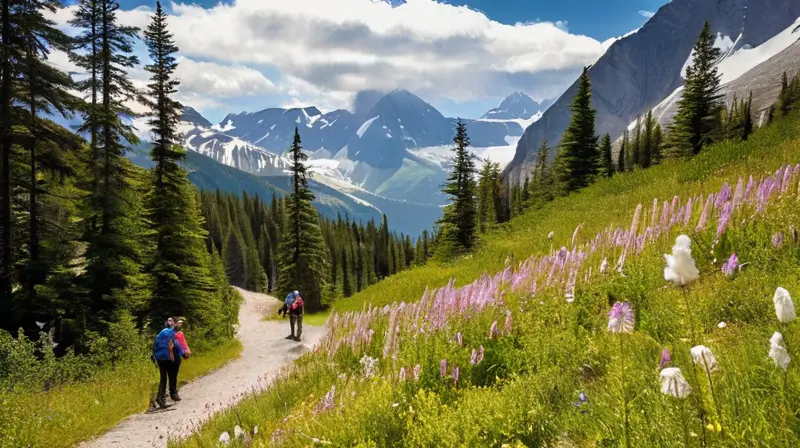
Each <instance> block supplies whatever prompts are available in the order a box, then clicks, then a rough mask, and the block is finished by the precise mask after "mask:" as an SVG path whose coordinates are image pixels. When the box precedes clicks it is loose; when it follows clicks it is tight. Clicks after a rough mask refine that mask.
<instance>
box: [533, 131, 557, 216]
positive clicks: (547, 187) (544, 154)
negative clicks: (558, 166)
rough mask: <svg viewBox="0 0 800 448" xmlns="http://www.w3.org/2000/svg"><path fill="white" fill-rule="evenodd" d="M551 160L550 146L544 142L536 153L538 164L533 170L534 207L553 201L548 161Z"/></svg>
mask: <svg viewBox="0 0 800 448" xmlns="http://www.w3.org/2000/svg"><path fill="white" fill-rule="evenodd" d="M549 158H550V145H549V144H548V143H547V140H544V141H543V142H542V144H541V146H539V151H537V153H536V162H535V163H534V168H533V183H532V184H531V189H532V192H531V199H532V201H533V205H534V207H540V206H541V205H542V204H544V203H545V202H549V201H552V200H553V193H554V192H553V182H552V175H551V173H550V168H549V167H548V166H547V161H548V159H549Z"/></svg>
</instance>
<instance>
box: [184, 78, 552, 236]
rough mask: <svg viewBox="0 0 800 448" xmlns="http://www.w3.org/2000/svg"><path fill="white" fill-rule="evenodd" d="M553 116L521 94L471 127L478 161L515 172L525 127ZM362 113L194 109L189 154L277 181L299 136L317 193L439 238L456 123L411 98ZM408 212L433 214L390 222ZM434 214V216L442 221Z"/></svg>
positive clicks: (189, 111) (372, 100)
mask: <svg viewBox="0 0 800 448" xmlns="http://www.w3.org/2000/svg"><path fill="white" fill-rule="evenodd" d="M547 106H548V103H547V102H546V101H545V102H542V103H538V102H536V101H534V100H533V99H531V98H530V97H528V96H527V95H525V94H523V93H520V92H517V93H514V94H512V95H511V96H509V97H508V98H506V99H505V100H503V101H502V102H501V104H500V105H499V106H498V107H497V108H495V109H492V110H491V111H488V112H487V113H486V114H484V116H483V117H481V118H479V119H463V120H462V121H463V122H464V123H465V124H466V127H467V130H468V132H469V136H470V140H471V145H472V150H473V152H474V153H475V154H476V155H478V156H479V157H483V158H489V159H492V160H493V161H494V160H497V161H499V162H501V163H505V162H507V160H509V159H510V156H511V151H513V148H514V144H515V143H516V140H517V139H519V137H520V136H521V135H522V133H523V131H524V129H525V127H527V126H528V125H529V124H530V123H532V122H534V121H535V120H536V119H538V117H540V116H541V115H542V113H543V112H544V110H545V109H546V107H547ZM353 109H354V110H353V112H350V111H347V110H343V109H339V110H334V111H331V112H327V113H322V112H321V111H320V110H319V109H317V108H316V107H313V106H310V107H305V108H289V109H284V108H268V109H264V110H261V111H258V112H241V113H231V114H228V115H226V116H225V117H224V118H223V119H222V121H221V122H220V123H217V124H211V122H210V121H209V120H207V119H206V118H205V117H203V116H202V114H200V113H199V112H198V111H197V110H195V109H193V108H191V107H185V108H184V111H183V116H182V118H181V122H180V131H181V133H182V134H183V136H184V137H183V143H184V146H185V147H186V148H188V149H190V150H191V151H193V152H195V153H197V154H200V155H203V156H206V157H208V158H210V159H212V160H214V161H216V162H219V163H221V164H223V165H227V166H229V167H233V168H237V169H239V170H241V171H244V172H246V173H248V174H251V175H255V176H258V177H261V178H266V177H270V178H275V177H280V176H286V175H287V174H288V169H289V167H290V161H289V159H288V157H287V156H286V151H287V150H288V149H289V147H290V146H291V143H292V139H293V137H294V129H295V127H297V128H298V130H299V133H300V135H301V139H302V146H303V149H304V151H305V152H306V153H307V155H308V156H309V161H308V166H309V171H310V172H311V174H312V179H314V180H315V182H316V183H317V184H318V185H320V186H322V185H325V186H327V187H329V188H333V189H335V190H338V191H339V192H342V193H344V194H346V195H347V196H348V197H350V198H357V199H358V200H360V201H364V202H366V203H368V204H369V205H371V206H373V207H374V208H376V209H378V210H380V212H384V213H387V215H389V216H390V218H391V219H392V221H393V222H394V221H396V220H397V219H400V220H401V222H406V221H407V223H406V224H400V227H396V228H398V229H399V231H406V232H408V233H412V234H418V233H419V232H421V231H422V230H423V229H430V228H431V227H432V225H433V223H434V221H435V219H436V218H437V217H438V216H439V215H440V214H441V209H440V206H442V205H444V204H445V203H446V198H445V197H444V196H443V195H442V194H441V186H442V184H444V182H445V180H446V177H447V174H448V172H449V168H450V157H451V149H450V148H451V147H452V139H453V135H454V128H455V124H456V122H457V119H456V118H448V117H445V116H444V115H442V114H441V113H440V112H439V111H438V110H436V108H435V107H433V106H432V105H430V104H428V103H427V102H425V101H424V100H422V99H421V98H419V97H418V96H416V95H414V94H412V93H410V92H408V91H406V90H403V89H397V90H394V91H392V92H389V93H387V94H380V93H378V92H373V91H367V92H361V93H360V94H359V95H358V96H357V97H356V100H355V102H354V107H353ZM379 204H380V205H379ZM400 204H405V207H406V208H410V209H414V208H415V207H416V208H422V209H424V210H423V211H422V212H421V213H420V210H417V211H416V212H415V213H412V215H411V216H410V217H403V218H400V217H397V218H396V217H394V216H391V215H392V213H388V212H387V207H388V208H389V209H391V210H397V209H398V208H402V207H403V206H401V205H400ZM430 207H435V209H436V214H435V215H436V216H432V214H431V213H430V212H429V210H430ZM406 211H412V210H406ZM349 212H352V210H350V211H349ZM412 222H414V224H412ZM393 227H394V226H393Z"/></svg>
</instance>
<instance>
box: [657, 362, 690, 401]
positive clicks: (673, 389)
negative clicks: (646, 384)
mask: <svg viewBox="0 0 800 448" xmlns="http://www.w3.org/2000/svg"><path fill="white" fill-rule="evenodd" d="M660 376H661V393H662V394H664V395H670V396H673V397H675V398H686V397H688V396H689V394H690V393H692V386H690V385H689V383H688V382H686V379H685V378H684V377H683V373H681V369H679V368H677V367H667V368H666V369H664V370H662V371H661V375H660Z"/></svg>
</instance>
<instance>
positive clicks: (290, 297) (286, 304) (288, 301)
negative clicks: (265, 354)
mask: <svg viewBox="0 0 800 448" xmlns="http://www.w3.org/2000/svg"><path fill="white" fill-rule="evenodd" d="M298 297H300V291H297V290H295V291H292V292H290V293H289V294H287V295H286V298H285V299H284V300H283V306H282V307H281V308H280V309H279V310H278V314H281V313H283V317H286V314H287V313H290V316H289V327H290V328H291V334H290V335H289V336H286V339H294V340H298V339H299V336H300V335H299V333H300V332H301V331H302V330H299V331H298V337H295V335H294V327H295V323H296V320H297V318H296V317H295V314H296V313H292V307H293V306H294V304H295V301H297V298H298ZM301 300H302V299H301Z"/></svg>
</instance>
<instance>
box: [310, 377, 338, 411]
mask: <svg viewBox="0 0 800 448" xmlns="http://www.w3.org/2000/svg"><path fill="white" fill-rule="evenodd" d="M335 398H336V385H335V384H333V385H331V390H329V391H328V393H326V394H325V396H324V397H323V398H322V400H321V401H320V402H319V404H318V405H317V407H316V409H314V414H317V413H320V412H325V411H328V410H330V409H333V406H334V405H335Z"/></svg>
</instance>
